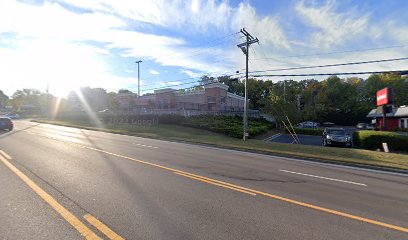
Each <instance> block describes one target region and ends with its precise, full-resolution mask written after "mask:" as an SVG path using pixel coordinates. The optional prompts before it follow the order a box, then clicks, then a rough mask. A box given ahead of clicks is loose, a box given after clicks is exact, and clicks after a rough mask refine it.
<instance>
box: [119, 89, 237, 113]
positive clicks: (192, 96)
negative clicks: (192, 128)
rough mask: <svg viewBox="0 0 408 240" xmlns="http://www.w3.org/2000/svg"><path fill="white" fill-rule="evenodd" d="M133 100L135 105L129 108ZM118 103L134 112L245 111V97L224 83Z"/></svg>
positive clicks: (149, 95) (145, 96) (156, 94)
mask: <svg viewBox="0 0 408 240" xmlns="http://www.w3.org/2000/svg"><path fill="white" fill-rule="evenodd" d="M123 99H133V100H134V102H133V105H132V106H128V103H129V104H130V102H129V101H125V100H123ZM123 99H122V100H123V101H121V100H120V98H119V94H118V101H119V104H120V106H121V108H122V109H127V107H128V108H129V109H133V111H134V112H150V111H156V112H158V111H162V112H166V111H167V112H171V111H180V110H183V111H184V110H190V111H196V112H197V111H202V112H242V111H243V110H244V97H241V96H238V95H236V94H233V93H230V92H228V86H227V85H225V84H222V83H211V84H208V85H205V86H204V87H203V89H198V90H192V91H182V90H176V89H172V88H166V89H160V90H156V91H154V93H152V94H146V95H144V96H140V97H139V98H137V97H133V98H132V97H130V96H127V98H124V97H123Z"/></svg>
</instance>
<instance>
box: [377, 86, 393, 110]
mask: <svg viewBox="0 0 408 240" xmlns="http://www.w3.org/2000/svg"><path fill="white" fill-rule="evenodd" d="M391 102H392V93H391V89H390V88H383V89H381V90H380V91H378V92H377V106H382V105H386V104H389V103H391Z"/></svg>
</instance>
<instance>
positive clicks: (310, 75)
mask: <svg viewBox="0 0 408 240" xmlns="http://www.w3.org/2000/svg"><path fill="white" fill-rule="evenodd" d="M381 73H400V74H408V69H407V70H386V71H367V72H337V73H336V72H334V73H305V74H261V75H251V77H312V76H337V75H363V74H381Z"/></svg>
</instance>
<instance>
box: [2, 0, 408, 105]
mask: <svg viewBox="0 0 408 240" xmlns="http://www.w3.org/2000/svg"><path fill="white" fill-rule="evenodd" d="M407 12H408V2H407V1H405V0H365V1H360V0H358V1H357V0H356V1H352V0H341V1H340V0H339V1H335V0H327V1H318V0H313V1H307V0H304V1H294V0H268V1H264V0H252V1H251V0H247V1H234V0H230V1H227V0H225V1H216V0H208V1H204V0H203V1H200V0H174V1H173V0H143V1H141V0H133V1H132V0H109V1H108V0H86V1H84V0H21V1H15V0H14V1H13V0H1V1H0V90H3V91H4V92H5V93H6V94H7V95H9V96H10V95H12V94H13V93H14V92H15V91H16V90H17V89H22V88H36V89H39V90H41V91H44V92H45V91H46V89H47V86H48V87H49V91H50V93H51V94H53V95H55V96H60V97H63V96H66V95H67V94H68V93H69V92H70V91H71V90H74V89H77V88H79V87H81V86H90V87H101V88H105V89H107V90H108V91H115V92H116V91H118V90H119V89H129V90H131V91H134V92H137V87H138V85H137V82H138V70H137V64H136V63H135V61H139V60H141V61H142V62H141V63H140V82H141V84H140V89H141V94H145V93H149V92H152V91H154V90H155V89H160V88H168V87H173V88H186V87H189V86H191V85H194V82H196V81H198V78H199V77H200V76H203V75H208V76H213V77H217V76H221V75H232V74H234V73H236V71H240V72H241V73H243V72H244V69H245V55H244V54H243V53H242V51H241V50H240V49H239V48H238V47H237V44H240V43H242V42H244V38H243V35H242V33H240V29H242V28H245V29H246V30H247V31H248V32H249V33H251V34H252V35H253V36H254V37H257V38H258V39H259V44H253V45H251V46H250V51H249V71H250V72H251V71H259V70H271V69H277V68H288V67H301V66H313V65H322V64H336V63H347V62H357V61H371V60H381V59H390V58H403V57H408V16H407V15H406V13H407ZM407 62H408V61H395V62H383V63H375V64H364V65H352V66H341V67H331V68H319V69H300V70H290V71H278V72H270V73H275V74H276V73H278V74H303V73H336V72H361V71H383V70H384V71H388V70H404V69H408V65H407ZM345 77H347V76H345ZM360 77H363V78H365V77H367V75H361V76H360ZM305 78H307V77H284V78H283V77H269V79H271V80H273V81H279V80H285V79H293V80H300V79H305ZM316 79H324V77H318V78H316Z"/></svg>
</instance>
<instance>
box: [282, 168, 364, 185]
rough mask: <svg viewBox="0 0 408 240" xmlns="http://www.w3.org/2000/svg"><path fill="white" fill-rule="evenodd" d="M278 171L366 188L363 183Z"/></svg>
mask: <svg viewBox="0 0 408 240" xmlns="http://www.w3.org/2000/svg"><path fill="white" fill-rule="evenodd" d="M279 171H281V172H286V173H293V174H298V175H302V176H308V177H314V178H320V179H326V180H330V181H335V182H342V183H349V184H354V185H359V186H364V187H367V184H364V183H358V182H351V181H345V180H340V179H336V178H328V177H321V176H316V175H310V174H306V173H299V172H292V171H288V170H282V169H281V170H279Z"/></svg>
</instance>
